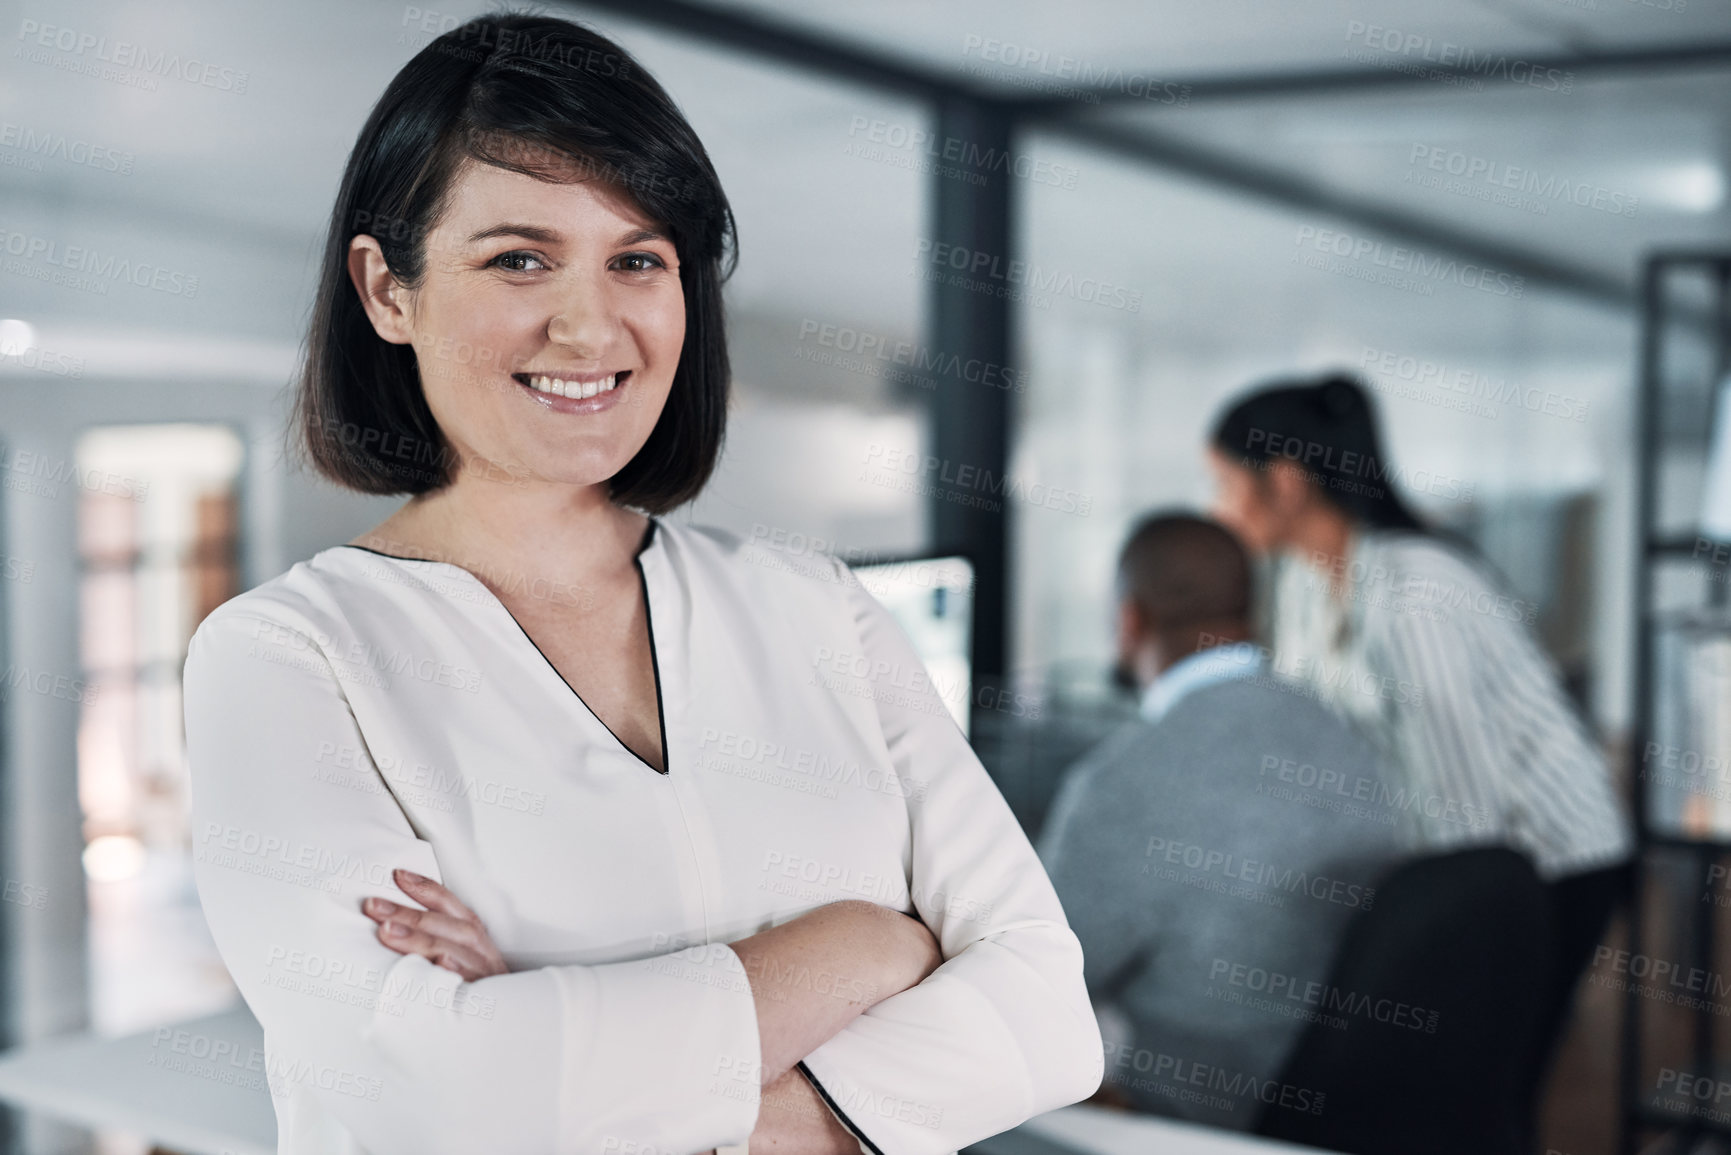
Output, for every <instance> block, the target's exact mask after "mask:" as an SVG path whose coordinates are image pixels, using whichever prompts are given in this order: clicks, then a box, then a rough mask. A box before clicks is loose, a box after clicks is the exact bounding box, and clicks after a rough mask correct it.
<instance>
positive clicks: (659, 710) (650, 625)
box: [336, 517, 671, 777]
mask: <svg viewBox="0 0 1731 1155" xmlns="http://www.w3.org/2000/svg"><path fill="white" fill-rule="evenodd" d="M646 520H647V521H648V522H649V525H648V526H647V527H646V528H645V529H644V531H643V541H642V542H641V543H640V544H639V545H638V547H637V553H636V554H634V555H633V556H632V558H631V564H632V565H633V566H635V567H636V569H637V585H638V588H639V589H641V590H642V591H643V624H644V626H645V628H646V629H647V630H648V633H649V672H650V674H651V676H653V677H654V679H655V724H656V727H657V729H658V730H659V731H660V734H661V766H660V768H659V769H658V768H656V767H655V766H652V765H650V763H649V760H648V759H647V758H645V757H644V756H643V755H641V754H639V753H638V752H637V751H635V750H633V749H632V748H631V747H629V746H627V745H626V744H625V739H623V738H621V737H620V736H619V735H618V734H615V733H614V732H613V727H611V726H609V725H608V724H607V723H606V722H605V721H603V720H602V718H601V715H600V714H597V713H596V712H595V709H594V707H592V706H590V705H589V703H588V702H585V701H584V700H583V695H582V694H579V693H578V692H577V687H575V686H573V685H572V684H571V683H570V682H567V681H566V680H565V675H564V674H561V673H560V672H559V667H558V666H555V665H554V664H553V660H552V659H551V658H549V657H548V656H547V651H545V650H543V649H542V648H541V646H540V644H539V643H537V642H536V641H535V639H534V638H532V637H530V636H529V631H528V630H526V629H524V628H523V623H522V622H520V621H518V620H517V615H516V614H514V613H512V612H511V607H510V606H508V605H506V604H505V603H504V601H503V600H502V599H501V598H500V597H499V595H498V594H495V593H493V591H492V590H491V589H487V583H486V582H483V581H481V579H480V578H478V577H475V575H474V573H473V572H471V571H470V570H468V569H465V568H464V567H463V566H460V565H457V563H456V562H450V561H439V560H437V559H436V558H430V557H402V556H401V555H399V554H394V553H385V552H384V551H383V550H377V549H373V548H372V547H371V546H365V545H354V544H352V543H350V542H346V541H345V542H343V543H342V545H340V546H338V547H336V548H339V549H358V550H361V551H363V552H365V553H370V554H377V555H378V556H379V557H388V558H394V559H396V560H397V561H421V562H430V563H432V564H433V565H448V566H451V567H453V568H455V569H459V570H462V571H463V572H464V573H466V574H468V575H469V576H470V577H472V578H475V581H477V582H479V583H480V585H481V587H482V588H483V589H487V593H488V594H489V595H491V596H492V598H493V604H494V605H496V606H498V607H499V608H500V609H502V610H504V611H505V616H506V617H508V618H510V619H511V623H512V624H513V625H515V626H516V627H517V632H518V633H520V634H522V635H523V640H524V641H526V642H528V643H529V644H530V645H531V646H533V647H534V648H535V652H536V653H537V654H539V655H541V660H542V661H543V662H545V663H547V668H548V669H549V670H551V671H553V676H554V677H556V678H558V679H559V681H560V683H561V684H563V685H564V687H565V688H566V689H567V690H569V691H571V696H572V697H573V698H576V699H577V704H578V705H579V706H582V707H583V710H584V712H585V713H587V714H588V715H589V716H590V717H591V718H593V719H595V722H596V724H597V725H599V726H600V727H601V728H602V729H603V730H605V731H607V733H608V735H609V736H610V737H611V738H612V739H613V741H614V744H616V745H617V746H618V747H619V748H620V749H621V750H623V751H625V752H626V753H627V754H629V755H631V757H633V758H635V759H636V760H637V762H638V764H639V765H641V766H642V767H643V768H644V769H645V770H649V771H651V772H653V773H656V774H660V775H662V776H663V777H666V776H667V773H668V771H669V770H670V769H671V766H670V764H669V762H668V758H667V706H666V703H664V702H663V701H662V695H661V659H660V657H659V656H658V655H657V654H656V651H655V616H654V613H653V611H652V610H650V608H649V577H648V575H647V574H645V573H644V572H643V554H644V552H645V551H646V550H648V548H649V546H650V544H651V543H653V542H654V540H655V519H654V518H653V517H651V518H647V519H646Z"/></svg>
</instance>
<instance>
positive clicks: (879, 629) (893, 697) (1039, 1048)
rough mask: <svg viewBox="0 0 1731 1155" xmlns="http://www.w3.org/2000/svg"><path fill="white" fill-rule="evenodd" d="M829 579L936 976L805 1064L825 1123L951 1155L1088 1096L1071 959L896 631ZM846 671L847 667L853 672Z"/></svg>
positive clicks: (895, 1154) (1061, 926)
mask: <svg viewBox="0 0 1731 1155" xmlns="http://www.w3.org/2000/svg"><path fill="white" fill-rule="evenodd" d="M842 577H843V578H844V579H845V585H846V588H847V590H848V598H849V602H850V605H851V608H852V611H853V615H854V623H855V626H856V629H857V631H858V636H859V644H860V647H861V651H860V652H861V653H862V654H863V655H864V657H865V658H866V659H867V662H868V663H869V667H870V670H871V673H869V674H867V675H866V676H864V677H861V678H856V679H852V680H853V681H856V682H858V683H860V684H859V685H857V686H853V687H847V688H844V692H847V693H854V694H859V695H860V696H861V697H867V696H869V697H870V698H872V699H873V700H874V701H875V703H876V709H877V714H878V717H879V719H880V721H881V724H882V726H883V736H884V741H885V742H886V744H887V745H888V747H889V753H890V758H891V760H892V769H893V770H894V771H895V773H896V774H897V775H898V776H900V777H901V779H902V780H903V781H904V782H905V783H906V784H907V789H906V790H904V792H903V793H904V795H905V796H906V797H907V803H908V816H909V820H910V823H911V827H912V861H911V865H910V878H909V889H910V890H911V892H912V898H913V904H914V907H915V909H916V910H917V911H918V913H919V915H920V917H921V918H922V919H923V920H924V921H925V923H926V925H927V926H929V927H930V928H931V929H932V932H933V933H934V934H935V935H936V937H937V940H938V943H939V946H940V947H941V948H942V951H943V956H944V960H945V961H944V963H943V964H942V965H941V966H939V967H938V969H937V970H936V971H934V972H933V973H932V974H931V975H930V976H929V977H927V979H926V980H925V981H924V982H922V983H920V984H919V985H918V986H916V987H913V988H911V989H909V990H906V991H903V992H902V993H900V994H898V995H894V996H892V997H890V998H887V999H884V1000H883V1001H882V1002H880V1003H878V1004H876V1005H875V1006H873V1007H872V1008H871V1009H870V1010H869V1011H867V1012H866V1013H865V1014H863V1015H861V1016H860V1017H859V1018H857V1019H855V1020H854V1021H853V1022H852V1023H850V1024H849V1025H848V1026H847V1028H846V1029H844V1030H842V1031H841V1032H840V1033H839V1034H837V1035H836V1036H835V1037H834V1038H832V1039H830V1040H829V1041H828V1042H826V1043H825V1044H824V1045H823V1046H821V1047H819V1048H818V1049H817V1050H815V1051H813V1052H812V1053H811V1054H810V1055H808V1056H807V1057H806V1060H805V1067H806V1069H807V1071H808V1073H809V1074H810V1076H811V1077H812V1079H813V1081H814V1082H815V1083H816V1084H817V1085H818V1087H819V1089H820V1091H821V1093H822V1094H823V1095H824V1096H825V1098H826V1099H827V1101H828V1102H829V1103H830V1105H831V1107H832V1108H833V1109H834V1110H835V1111H836V1113H837V1114H838V1115H841V1116H842V1117H843V1118H844V1119H845V1120H846V1121H847V1122H848V1124H849V1125H850V1126H851V1128H852V1129H853V1130H854V1131H855V1132H856V1133H857V1134H858V1135H859V1136H860V1137H861V1139H862V1141H863V1143H864V1144H865V1146H866V1147H867V1148H868V1149H869V1150H871V1151H873V1152H880V1153H885V1155H923V1153H927V1152H930V1153H935V1155H944V1153H948V1152H954V1151H957V1150H959V1149H960V1148H962V1147H965V1146H967V1145H968V1144H970V1143H973V1142H975V1141H976V1140H979V1139H983V1138H985V1137H987V1136H989V1135H995V1134H998V1133H999V1132H1002V1131H1005V1130H1008V1129H1009V1128H1011V1127H1014V1126H1016V1125H1017V1124H1019V1123H1021V1122H1022V1121H1024V1120H1025V1119H1028V1118H1030V1117H1031V1116H1033V1115H1037V1114H1040V1113H1041V1112H1044V1111H1049V1110H1052V1109H1054V1108H1056V1107H1061V1106H1063V1105H1065V1104H1067V1103H1073V1102H1076V1101H1077V1100H1079V1099H1083V1098H1086V1097H1087V1096H1088V1095H1090V1094H1092V1093H1093V1091H1094V1090H1095V1088H1097V1087H1098V1086H1099V1085H1100V1079H1101V1075H1102V1073H1103V1053H1102V1048H1101V1042H1100V1031H1099V1026H1098V1024H1097V1022H1096V1021H1095V1018H1094V1013H1093V1010H1092V1008H1091V1007H1090V1005H1089V1002H1088V993H1087V989H1086V987H1085V986H1084V984H1083V978H1082V948H1081V945H1080V944H1079V943H1078V942H1077V940H1076V936H1075V935H1074V934H1072V933H1071V931H1070V928H1069V926H1068V925H1067V924H1066V923H1065V921H1064V912H1063V910H1062V908H1061V907H1060V906H1059V904H1058V897H1057V895H1056V894H1055V893H1054V892H1053V889H1052V884H1051V882H1050V881H1048V879H1047V877H1046V873H1045V871H1044V870H1043V869H1042V868H1041V866H1040V860H1039V858H1038V857H1036V855H1035V853H1034V849H1033V847H1032V846H1031V845H1029V842H1028V839H1027V836H1026V835H1025V834H1024V833H1023V832H1022V828H1021V826H1020V825H1019V824H1018V823H1017V822H1016V819H1015V817H1014V816H1013V815H1012V814H1011V812H1010V808H1009V805H1008V804H1007V803H1006V802H1005V801H1004V798H1003V796H1002V795H1001V794H999V793H998V790H997V787H996V786H994V785H993V784H992V781H991V779H990V778H989V777H988V776H987V775H986V771H985V768H984V767H982V766H981V765H980V762H979V760H978V759H977V758H976V757H975V756H974V753H973V750H972V749H971V748H970V747H969V746H968V742H967V739H966V738H964V737H963V736H962V732H961V730H960V729H959V728H958V727H957V726H956V724H955V722H954V720H953V719H952V718H951V717H950V715H949V712H948V711H947V709H946V708H945V706H944V703H943V700H942V699H941V698H940V696H939V695H938V693H937V692H936V690H935V689H934V688H933V687H932V686H931V684H930V682H929V681H928V680H927V679H926V678H925V676H924V667H923V666H922V665H921V663H920V659H919V657H918V656H917V655H916V654H915V652H914V650H913V647H912V646H911V645H910V644H909V642H908V640H907V638H906V636H905V635H903V633H902V631H901V628H900V627H899V626H898V625H897V624H896V622H895V619H894V618H892V617H891V616H890V614H889V612H888V611H887V610H885V609H884V607H883V606H882V605H880V604H879V603H878V602H877V600H876V599H875V598H873V597H872V596H871V595H870V594H869V593H867V592H866V591H865V590H864V589H862V588H861V587H860V585H859V582H858V579H857V578H855V577H854V576H853V575H852V574H851V573H846V572H844V573H843V574H842ZM856 668H859V667H856Z"/></svg>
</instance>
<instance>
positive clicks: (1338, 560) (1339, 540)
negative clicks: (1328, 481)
mask: <svg viewBox="0 0 1731 1155" xmlns="http://www.w3.org/2000/svg"><path fill="white" fill-rule="evenodd" d="M1354 530H1355V526H1354V525H1353V522H1352V519H1351V518H1349V517H1347V515H1346V514H1344V513H1342V512H1341V511H1340V510H1338V509H1336V508H1335V507H1334V506H1332V505H1329V504H1328V503H1326V502H1320V501H1318V502H1313V503H1312V504H1311V505H1310V506H1309V507H1307V508H1306V509H1305V510H1304V512H1302V513H1301V514H1300V515H1299V516H1298V517H1296V518H1294V519H1293V522H1292V527H1291V529H1290V530H1289V531H1288V532H1287V534H1286V540H1285V545H1286V548H1287V549H1288V550H1290V551H1292V552H1293V553H1296V554H1298V555H1299V556H1300V557H1302V558H1303V559H1304V560H1305V561H1306V562H1308V563H1310V565H1312V566H1313V567H1315V568H1316V569H1319V570H1321V571H1322V572H1324V573H1327V574H1331V575H1333V581H1332V583H1331V585H1332V588H1333V590H1334V592H1335V594H1336V595H1344V594H1345V593H1346V589H1347V570H1348V568H1349V567H1348V565H1347V561H1348V558H1349V555H1350V554H1351V553H1352V546H1353V538H1354V536H1355V533H1354Z"/></svg>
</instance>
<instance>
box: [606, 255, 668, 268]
mask: <svg viewBox="0 0 1731 1155" xmlns="http://www.w3.org/2000/svg"><path fill="white" fill-rule="evenodd" d="M617 264H618V265H620V266H621V267H622V268H623V269H624V270H625V272H627V273H647V272H648V271H649V270H651V269H660V268H665V267H666V266H665V265H664V264H663V262H662V260H661V258H660V257H658V256H656V255H655V254H654V253H626V254H625V255H624V256H622V257H620V258H619V260H618V261H617Z"/></svg>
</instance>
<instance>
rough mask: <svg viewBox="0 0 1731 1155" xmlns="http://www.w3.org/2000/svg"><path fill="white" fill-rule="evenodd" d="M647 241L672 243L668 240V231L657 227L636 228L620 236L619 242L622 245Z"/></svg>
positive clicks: (639, 243)
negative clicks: (665, 231) (661, 230)
mask: <svg viewBox="0 0 1731 1155" xmlns="http://www.w3.org/2000/svg"><path fill="white" fill-rule="evenodd" d="M645 241H668V243H669V244H671V243H672V242H671V241H669V240H668V237H667V234H666V233H663V232H659V231H657V230H655V229H634V230H632V231H631V232H629V233H626V234H625V235H624V236H622V237H620V238H619V242H618V243H619V244H621V245H641V244H643V243H644V242H645Z"/></svg>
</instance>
